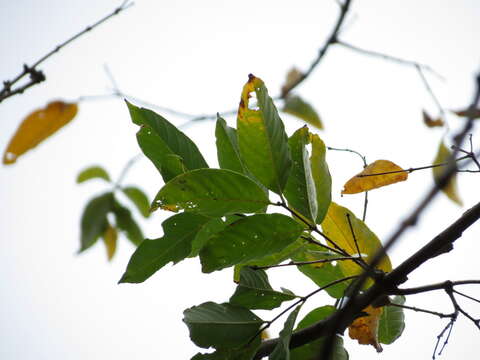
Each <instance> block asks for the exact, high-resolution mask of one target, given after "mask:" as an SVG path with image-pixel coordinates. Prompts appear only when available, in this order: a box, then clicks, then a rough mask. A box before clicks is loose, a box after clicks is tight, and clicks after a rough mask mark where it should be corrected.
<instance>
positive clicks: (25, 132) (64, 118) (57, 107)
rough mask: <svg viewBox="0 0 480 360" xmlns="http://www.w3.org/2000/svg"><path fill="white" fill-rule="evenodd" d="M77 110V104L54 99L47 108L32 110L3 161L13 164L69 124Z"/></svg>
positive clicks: (13, 139) (18, 130)
mask: <svg viewBox="0 0 480 360" xmlns="http://www.w3.org/2000/svg"><path fill="white" fill-rule="evenodd" d="M77 111H78V106H77V104H74V103H65V102H63V101H53V102H51V103H49V104H48V105H47V107H46V108H43V109H39V110H35V111H34V112H32V113H31V114H30V115H28V116H27V117H26V118H25V119H24V120H23V121H22V123H21V124H20V126H19V127H18V129H17V131H16V132H15V135H13V138H12V139H11V140H10V143H9V144H8V146H7V149H6V150H5V153H4V155H3V163H4V164H5V165H8V164H13V163H14V162H15V161H16V160H17V158H18V157H19V156H20V155H22V154H24V153H25V152H27V151H28V150H30V149H32V148H33V147H35V146H37V145H38V144H39V143H41V142H42V141H43V140H45V139H46V138H48V137H49V136H50V135H52V134H54V133H55V132H57V131H58V130H59V129H60V128H62V127H63V126H65V125H66V124H68V123H69V122H70V121H71V120H72V119H73V118H74V117H75V115H76V114H77Z"/></svg>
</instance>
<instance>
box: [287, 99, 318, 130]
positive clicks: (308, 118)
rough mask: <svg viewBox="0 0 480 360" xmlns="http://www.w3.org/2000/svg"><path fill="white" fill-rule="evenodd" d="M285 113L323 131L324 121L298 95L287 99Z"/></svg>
mask: <svg viewBox="0 0 480 360" xmlns="http://www.w3.org/2000/svg"><path fill="white" fill-rule="evenodd" d="M282 110H283V111H284V112H286V113H287V114H290V115H293V116H296V117H298V118H300V119H302V120H303V121H305V122H306V123H307V124H310V125H312V126H315V127H316V128H317V129H323V124H322V120H321V119H320V116H319V115H318V113H317V112H316V111H315V109H314V108H313V107H312V105H310V104H309V103H307V102H306V101H305V100H303V99H302V98H301V97H300V96H298V95H290V96H288V97H287V98H286V99H285V103H284V105H283V109H282Z"/></svg>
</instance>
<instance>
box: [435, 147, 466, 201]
mask: <svg viewBox="0 0 480 360" xmlns="http://www.w3.org/2000/svg"><path fill="white" fill-rule="evenodd" d="M451 154H452V152H451V151H450V150H449V149H448V148H447V147H446V146H445V144H444V143H443V141H441V142H440V145H439V147H438V151H437V155H436V156H435V159H434V160H433V164H434V165H435V164H445V163H446V162H447V161H448V159H449V158H450V156H451ZM445 168H446V167H445V166H437V167H434V168H433V169H432V170H433V179H434V181H435V182H436V183H438V181H439V179H440V178H441V177H442V174H443V172H444V171H445ZM442 192H443V193H444V194H445V195H447V197H448V198H449V199H450V200H452V201H453V202H454V203H456V204H458V205H460V206H462V205H463V202H462V199H461V198H460V195H459V194H458V186H457V175H456V174H453V175H452V176H451V177H450V180H449V181H448V183H447V185H445V186H444V187H443V188H442Z"/></svg>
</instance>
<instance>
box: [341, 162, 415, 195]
mask: <svg viewBox="0 0 480 360" xmlns="http://www.w3.org/2000/svg"><path fill="white" fill-rule="evenodd" d="M376 174H378V175H376ZM407 178H408V173H407V172H406V171H404V170H403V169H402V168H401V167H400V166H398V165H396V164H395V163H393V162H391V161H389V160H377V161H375V162H373V163H371V164H370V165H368V166H367V167H366V168H365V169H363V171H362V172H361V173H359V174H357V175H355V176H354V177H352V178H351V179H350V180H348V181H347V182H346V183H345V185H344V186H343V190H342V195H343V194H357V193H360V192H364V191H369V190H373V189H377V188H379V187H382V186H386V185H391V184H395V183H397V182H399V181H405V180H407Z"/></svg>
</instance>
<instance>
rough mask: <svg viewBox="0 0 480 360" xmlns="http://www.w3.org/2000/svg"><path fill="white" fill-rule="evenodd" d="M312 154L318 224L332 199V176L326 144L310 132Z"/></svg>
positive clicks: (311, 161)
mask: <svg viewBox="0 0 480 360" xmlns="http://www.w3.org/2000/svg"><path fill="white" fill-rule="evenodd" d="M310 143H311V144H312V156H310V164H311V167H312V176H313V181H314V183H315V192H316V194H317V220H316V223H317V224H321V223H322V221H323V218H324V217H325V215H326V214H327V210H328V207H329V206H330V202H331V200H332V177H331V176H330V171H329V170H328V164H327V161H326V148H325V144H324V142H323V141H322V139H320V137H319V136H318V135H316V134H310Z"/></svg>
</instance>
